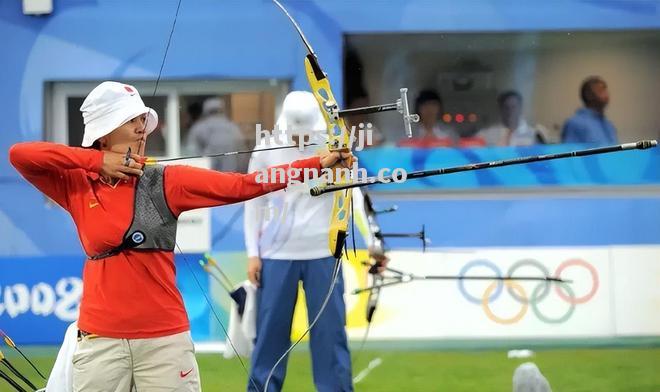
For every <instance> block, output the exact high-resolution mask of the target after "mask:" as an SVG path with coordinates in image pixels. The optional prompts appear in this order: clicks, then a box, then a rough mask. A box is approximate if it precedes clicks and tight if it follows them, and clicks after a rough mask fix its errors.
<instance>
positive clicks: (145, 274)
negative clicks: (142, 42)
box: [9, 82, 352, 392]
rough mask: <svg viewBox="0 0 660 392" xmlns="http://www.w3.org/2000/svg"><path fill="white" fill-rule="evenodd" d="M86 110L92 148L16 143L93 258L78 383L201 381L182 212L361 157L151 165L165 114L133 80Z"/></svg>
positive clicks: (16, 152) (85, 386) (94, 99)
mask: <svg viewBox="0 0 660 392" xmlns="http://www.w3.org/2000/svg"><path fill="white" fill-rule="evenodd" d="M80 110H81V111H82V114H83V119H84V123H85V131H84V132H85V133H84V136H83V142H82V147H86V148H79V147H68V146H65V145H60V144H55V143H48V142H28V143H18V144H15V145H13V146H12V147H11V149H10V151H9V159H10V161H11V163H12V165H13V166H14V167H15V168H16V169H17V170H18V171H19V172H20V174H21V175H22V176H23V177H24V178H25V179H26V180H27V181H29V182H30V183H31V184H32V185H34V186H35V187H36V188H37V189H39V190H40V191H41V192H43V193H44V194H45V195H47V196H48V197H50V198H51V199H52V200H54V201H55V202H56V203H57V204H59V205H60V206H61V207H62V208H64V209H65V210H66V211H67V212H69V214H70V215H71V217H72V218H73V221H74V222H75V224H76V227H77V230H78V235H79V238H80V241H81V243H82V246H83V249H84V251H85V253H86V254H87V256H88V257H87V260H86V262H85V266H84V269H83V294H82V300H81V304H80V316H79V319H78V325H77V326H78V343H77V347H76V350H75V354H74V356H73V390H74V391H126V392H128V391H130V390H131V389H132V388H136V389H137V390H177V391H199V390H200V389H201V387H200V376H199V372H198V368H197V362H196V360H195V355H194V349H193V343H192V340H191V337H190V331H189V330H190V326H189V321H188V317H187V315H186V310H185V308H184V304H183V300H182V297H181V293H180V292H179V290H178V289H177V287H176V279H175V274H176V271H175V265H174V248H175V245H176V243H175V236H176V227H177V218H178V216H179V215H180V214H181V213H182V212H184V211H188V210H192V209H196V208H204V207H214V206H220V205H225V204H231V203H238V202H242V201H245V200H249V199H252V198H255V197H258V196H261V195H263V194H266V193H269V192H272V191H277V190H280V189H283V188H285V187H286V184H287V183H290V181H294V180H295V181H302V180H303V178H302V176H296V177H294V176H291V174H290V173H289V172H295V171H296V170H288V169H289V168H292V169H299V170H297V172H299V173H300V172H302V171H303V169H312V170H317V171H320V170H321V169H322V168H325V167H331V166H333V165H335V164H344V165H350V160H351V159H352V157H351V155H350V154H348V153H344V154H343V155H341V154H340V153H337V152H334V153H330V152H323V153H321V154H320V155H319V156H316V157H313V158H307V159H301V160H297V161H294V162H291V163H290V164H285V165H280V166H278V167H280V168H282V169H284V171H285V172H287V173H289V174H288V175H287V178H281V177H280V178H278V181H277V182H273V181H270V182H259V181H258V180H257V173H250V174H238V173H222V172H216V171H212V170H206V169H200V168H194V167H190V166H183V165H173V166H167V167H163V166H160V165H144V164H143V163H144V161H145V159H144V158H143V154H144V148H145V143H146V139H147V136H148V135H149V133H150V132H152V131H153V130H154V129H155V128H156V125H157V123H158V116H157V114H156V112H155V111H154V110H153V109H151V108H148V107H146V106H145V105H144V102H143V101H142V99H141V98H140V94H139V93H138V91H137V90H136V89H135V88H134V87H133V86H130V85H127V84H123V83H117V82H103V83H101V84H100V85H99V86H97V87H96V88H95V89H94V90H92V91H91V92H90V93H89V95H88V96H87V97H86V99H85V101H84V102H83V105H82V106H81V108H80ZM128 151H133V152H134V153H132V154H131V153H127V152H128ZM280 172H281V170H280Z"/></svg>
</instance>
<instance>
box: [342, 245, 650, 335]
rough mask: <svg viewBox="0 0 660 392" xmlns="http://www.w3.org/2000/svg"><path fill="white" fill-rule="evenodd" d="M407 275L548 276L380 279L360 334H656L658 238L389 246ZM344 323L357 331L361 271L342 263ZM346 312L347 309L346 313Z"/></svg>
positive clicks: (360, 311) (397, 266) (360, 315)
mask: <svg viewBox="0 0 660 392" xmlns="http://www.w3.org/2000/svg"><path fill="white" fill-rule="evenodd" d="M390 257H391V262H390V267H392V268H395V269H400V270H402V271H405V272H410V273H413V274H416V275H457V276H476V275H486V276H507V275H510V276H537V277H542V276H546V275H548V276H558V277H561V278H563V279H566V280H572V283H568V284H555V283H552V284H548V283H545V282H538V281H513V282H510V283H508V284H507V283H501V282H497V281H442V280H426V281H413V282H410V283H403V284H400V285H395V286H391V287H386V288H383V289H382V291H381V295H380V302H379V304H378V308H377V310H376V315H375V317H374V320H373V324H372V326H371V330H370V332H369V336H370V339H446V338H456V339H460V338H500V337H512V338H514V337H515V338H531V337H548V338H560V337H561V338H571V337H615V336H625V335H636V336H639V335H660V313H659V312H658V310H660V247H658V246H639V247H602V248H586V247H585V248H518V249H483V248H482V249H475V250H474V251H469V250H460V251H455V252H453V251H447V252H427V253H421V252H391V254H390ZM344 265H345V270H344V274H345V281H346V293H347V294H346V299H347V308H348V309H347V310H348V312H349V323H348V331H349V335H350V337H351V338H353V339H359V338H361V337H362V335H363V334H364V327H365V323H364V322H363V319H364V307H365V301H366V299H365V298H364V297H362V298H360V297H359V296H355V295H352V294H350V292H351V291H352V290H353V289H355V288H356V287H358V286H359V287H363V285H364V283H365V282H364V279H365V278H364V270H363V268H359V267H357V265H356V264H351V265H349V264H348V263H345V264H344ZM351 316H352V317H351Z"/></svg>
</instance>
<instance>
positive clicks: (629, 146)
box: [309, 140, 658, 196]
mask: <svg viewBox="0 0 660 392" xmlns="http://www.w3.org/2000/svg"><path fill="white" fill-rule="evenodd" d="M657 145H658V141H657V140H642V141H639V142H636V143H625V144H618V145H615V146H608V147H598V148H589V149H586V150H577V151H569V152H562V153H557V154H545V155H533V156H527V157H520V158H513V159H507V160H503V161H492V162H480V163H471V164H468V165H461V166H453V167H447V168H443V169H432V170H421V171H415V172H411V173H408V174H407V175H406V180H413V179H416V178H423V177H431V176H440V175H443V174H452V173H460V172H465V171H472V170H482V169H491V168H494V167H502V166H512V165H521V164H524V163H532V162H541V161H550V160H553V159H562V158H573V157H583V156H588V155H597V154H606V153H611V152H619V151H627V150H645V149H647V148H652V147H656V146H657ZM399 179H400V178H399V177H397V176H394V175H390V176H387V177H385V178H381V179H379V178H378V177H367V178H366V179H364V180H363V181H359V182H353V183H349V184H342V185H326V186H317V187H314V188H312V189H311V190H310V191H309V192H310V194H311V195H312V196H321V195H322V194H324V193H328V192H335V191H339V190H342V189H349V188H356V187H362V186H367V185H372V184H387V183H391V182H393V181H394V180H397V181H398V180H399Z"/></svg>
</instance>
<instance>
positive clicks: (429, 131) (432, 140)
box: [397, 90, 460, 148]
mask: <svg viewBox="0 0 660 392" xmlns="http://www.w3.org/2000/svg"><path fill="white" fill-rule="evenodd" d="M415 113H417V114H419V118H420V121H419V126H418V127H417V130H416V131H415V135H414V137H412V138H410V139H409V138H404V139H401V140H399V141H398V142H397V145H398V146H399V147H414V148H435V147H453V146H454V145H456V143H457V142H458V140H459V138H460V135H459V134H458V132H457V131H456V130H455V129H453V128H450V127H445V126H442V125H441V124H440V117H441V116H442V113H443V103H442V98H440V95H439V94H438V93H437V92H436V91H435V90H422V91H421V92H420V93H419V95H418V96H417V99H415Z"/></svg>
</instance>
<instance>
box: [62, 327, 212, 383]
mask: <svg viewBox="0 0 660 392" xmlns="http://www.w3.org/2000/svg"><path fill="white" fill-rule="evenodd" d="M73 390H74V392H132V391H136V392H143V391H154V392H165V391H177V392H178V391H181V392H200V391H201V390H202V389H201V383H200V376H199V369H198V367H197V361H196V360H195V349H194V346H193V342H192V339H191V337H190V332H182V333H179V334H176V335H170V336H165V337H161V338H150V339H112V338H103V337H99V336H96V335H87V336H84V337H82V338H78V345H77V347H76V352H75V353H74V354H73Z"/></svg>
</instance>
